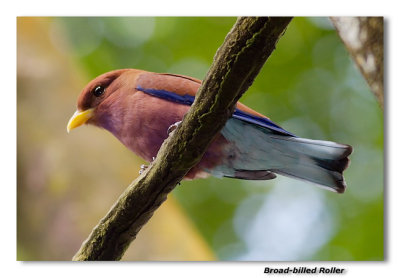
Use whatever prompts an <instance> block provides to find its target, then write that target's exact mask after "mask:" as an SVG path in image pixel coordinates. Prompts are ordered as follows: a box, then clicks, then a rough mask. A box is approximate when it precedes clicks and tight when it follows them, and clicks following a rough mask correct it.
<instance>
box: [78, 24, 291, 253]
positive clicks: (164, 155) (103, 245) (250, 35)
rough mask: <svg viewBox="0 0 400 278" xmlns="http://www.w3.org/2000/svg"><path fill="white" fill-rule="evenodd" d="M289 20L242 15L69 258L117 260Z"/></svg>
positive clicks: (220, 122)
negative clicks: (193, 91)
mask: <svg viewBox="0 0 400 278" xmlns="http://www.w3.org/2000/svg"><path fill="white" fill-rule="evenodd" d="M290 20H291V18H284V17H272V18H270V17H258V18H257V17H241V18H238V20H237V22H236V23H235V25H234V26H233V28H232V30H231V31H230V32H229V33H228V35H227V36H226V38H225V41H224V43H223V44H222V46H221V47H220V48H219V49H218V51H217V53H216V55H215V57H214V61H213V64H212V65H211V67H210V69H209V71H208V73H207V76H206V78H205V80H204V82H203V84H202V86H201V87H200V88H199V91H198V93H197V95H196V99H195V102H194V104H193V105H192V107H191V108H190V110H189V112H188V113H187V114H186V115H185V117H184V119H183V121H182V123H181V124H180V125H179V127H178V128H177V129H176V130H175V131H174V132H173V133H172V134H171V136H170V137H169V138H168V139H167V140H166V141H165V142H164V143H163V145H162V147H161V148H160V150H159V152H158V155H157V157H156V159H155V160H154V162H153V163H152V164H151V165H150V167H149V168H148V169H147V170H146V171H145V172H144V173H143V174H142V175H140V176H139V177H138V178H137V179H136V180H135V181H133V183H132V184H131V185H129V186H128V188H127V189H126V190H125V192H124V193H123V194H122V195H121V196H120V197H119V199H118V200H117V202H116V203H115V204H114V205H113V207H112V208H111V210H110V211H109V212H108V213H107V215H106V216H105V217H104V218H103V219H102V220H101V221H100V223H99V224H98V225H97V226H96V227H95V228H94V229H93V231H92V233H91V234H90V235H89V237H88V239H87V240H86V241H85V242H84V243H83V244H82V246H81V248H80V250H79V251H78V252H77V253H76V255H75V256H74V258H73V260H119V259H121V257H122V256H123V254H124V252H125V250H126V249H127V248H128V246H129V244H130V243H131V241H132V240H134V239H135V237H136V235H137V233H138V232H139V230H140V229H141V228H142V226H143V225H144V224H145V223H146V222H147V221H148V220H149V219H150V218H151V216H152V215H153V213H154V211H155V210H156V209H157V208H158V207H159V206H160V205H161V204H162V203H163V202H164V201H165V200H166V198H167V195H168V193H169V192H171V190H173V189H174V188H175V186H176V185H177V184H178V183H179V182H180V181H181V180H182V178H183V177H184V176H185V175H186V173H187V172H188V171H189V170H190V169H191V168H192V167H193V166H195V165H196V164H197V163H198V162H199V161H200V159H201V157H202V155H203V154H204V152H205V150H206V149H207V147H208V145H209V144H210V143H211V141H212V140H213V138H214V137H215V136H216V134H217V133H218V132H219V131H220V130H221V129H222V128H223V126H224V125H225V123H226V121H227V120H228V118H229V117H230V116H231V115H232V113H233V111H234V108H235V104H236V102H237V101H238V99H239V98H240V97H241V95H242V94H243V93H244V92H245V91H246V90H247V89H248V87H249V86H250V85H251V84H252V82H253V81H254V79H255V77H256V76H257V74H258V72H259V71H260V69H261V68H262V66H263V65H264V63H265V61H266V60H267V58H268V57H269V56H270V54H271V53H272V51H273V50H274V49H275V45H276V43H277V41H278V40H279V38H280V36H281V35H282V34H283V33H284V31H285V29H286V27H287V25H288V24H289V22H290Z"/></svg>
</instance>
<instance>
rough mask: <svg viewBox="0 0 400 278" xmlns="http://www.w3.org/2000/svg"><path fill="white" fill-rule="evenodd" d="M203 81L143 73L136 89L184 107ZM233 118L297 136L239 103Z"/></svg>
mask: <svg viewBox="0 0 400 278" xmlns="http://www.w3.org/2000/svg"><path fill="white" fill-rule="evenodd" d="M200 85H201V81H200V80H198V79H196V78H192V77H189V76H185V75H177V74H169V73H151V72H145V73H142V74H141V75H140V76H139V77H138V79H137V81H136V89H137V90H138V91H141V92H144V93H146V94H149V95H152V96H154V97H158V98H162V99H165V100H168V101H172V102H176V103H179V104H184V105H192V103H193V102H194V98H195V95H196V92H197V90H198V89H199V87H200ZM232 117H233V118H235V119H238V120H242V121H244V122H247V123H251V124H254V125H257V126H260V127H264V128H267V129H269V130H271V131H273V132H276V133H278V134H280V135H287V136H295V135H294V134H292V133H290V132H288V131H286V130H284V129H283V128H282V127H280V126H278V125H277V124H275V123H274V122H272V121H271V120H270V119H269V118H268V117H266V116H264V115H262V114H260V113H258V112H257V111H254V110H253V109H251V108H249V107H247V106H245V105H244V104H242V103H240V102H238V103H237V105H236V109H235V112H234V113H233V115H232Z"/></svg>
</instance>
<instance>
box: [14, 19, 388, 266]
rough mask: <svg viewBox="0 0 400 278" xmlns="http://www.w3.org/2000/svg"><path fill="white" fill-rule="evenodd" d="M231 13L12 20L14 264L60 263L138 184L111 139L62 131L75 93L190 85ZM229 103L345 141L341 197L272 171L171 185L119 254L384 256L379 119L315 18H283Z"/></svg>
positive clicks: (327, 29) (160, 257)
mask: <svg viewBox="0 0 400 278" xmlns="http://www.w3.org/2000/svg"><path fill="white" fill-rule="evenodd" d="M235 21H236V19H235V18H229V17H198V18H191V17H157V18H151V17H135V18H134V17H105V18H97V17H90V18H84V17H67V18H43V17H19V18H17V130H18V131H17V259H18V260H70V259H71V258H72V256H73V255H74V254H75V252H76V251H77V250H78V249H79V247H80V245H81V243H82V242H83V241H84V240H85V239H86V238H87V236H88V235H89V233H90V232H91V230H92V228H93V227H94V226H95V225H96V224H97V223H98V221H99V220H100V219H101V218H102V217H103V216H104V215H105V214H106V213H107V211H108V210H109V209H110V207H111V206H112V204H113V203H114V202H115V201H116V199H117V198H118V196H119V195H120V194H121V193H122V192H123V190H124V189H125V188H126V187H127V186H128V185H129V184H130V182H131V181H132V180H133V179H135V178H136V177H137V176H138V170H139V167H140V165H141V164H144V161H142V160H141V159H140V158H138V157H137V156H135V155H134V154H133V153H131V152H130V151H128V150H127V149H125V147H124V146H123V145H122V144H121V143H119V142H118V141H117V139H115V138H114V137H113V136H112V135H111V134H109V133H108V132H106V131H104V130H100V129H98V128H95V127H89V126H86V127H81V128H79V129H77V130H74V131H73V132H71V134H67V132H66V125H67V122H68V120H69V118H70V116H71V115H72V113H73V112H74V111H75V109H76V99H77V97H78V95H79V93H80V91H81V90H82V88H83V87H84V86H85V85H86V84H87V83H88V82H89V81H90V80H91V79H93V78H94V77H96V76H97V75H99V74H101V73H104V72H107V71H110V70H114V69H120V68H139V69H144V70H148V71H155V72H169V73H176V74H184V75H190V76H193V77H196V78H199V79H203V78H204V76H205V74H206V71H207V69H208V67H209V66H210V65H211V63H212V59H213V56H214V54H215V52H216V50H217V48H218V47H219V46H220V45H221V44H222V42H223V40H224V38H225V36H226V34H227V32H228V31H229V30H230V28H231V27H232V25H233V24H234V22H235ZM241 101H242V102H243V103H244V104H246V105H248V106H250V107H252V108H253V109H255V110H257V111H259V112H260V113H263V114H265V115H267V116H269V117H270V118H271V119H272V120H273V121H274V122H276V123H278V124H279V125H281V126H282V127H284V128H285V129H287V130H289V131H291V132H293V133H295V134H296V135H298V136H301V137H307V138H313V139H322V140H330V141H336V142H341V143H346V144H350V145H352V146H353V148H354V153H353V154H352V155H351V160H352V162H351V165H350V167H349V169H348V170H346V172H345V177H346V181H347V185H348V188H347V190H346V192H345V193H344V194H342V195H339V194H336V193H332V192H329V191H325V190H322V189H320V188H318V187H316V186H314V185H312V184H307V183H304V182H301V181H297V180H292V179H288V178H285V177H278V178H277V179H275V180H271V181H261V182H260V181H257V182H255V181H243V180H233V179H217V178H209V179H206V180H198V181H184V182H182V183H181V185H180V186H178V187H177V188H176V189H174V191H173V192H172V193H171V194H170V195H169V198H168V200H167V201H166V202H165V203H164V204H163V205H162V206H161V207H160V208H159V209H158V210H157V211H156V213H155V214H154V216H153V217H152V218H151V220H150V221H149V222H148V223H147V224H146V225H145V226H144V228H143V229H142V230H141V231H140V233H139V235H138V237H137V238H136V240H135V241H134V242H133V243H132V244H131V246H130V247H129V249H128V250H127V252H126V254H125V256H124V257H123V260H157V261H168V260H178V261H187V260H196V261H197V260H200V261H202V260H244V261H260V260H261V261H292V260H293V261H296V260H302V261H304V260H340V261H345V260H383V259H384V203H383V199H384V194H383V189H384V178H383V177H384V168H383V161H384V159H383V146H384V138H383V112H382V110H381V109H380V108H379V106H378V104H377V102H376V100H375V99H374V96H373V94H372V93H371V91H370V89H369V88H368V86H367V84H366V82H365V81H364V79H363V78H362V76H361V74H360V73H359V72H358V70H357V68H356V67H355V65H354V64H353V62H352V61H351V59H350V57H349V55H348V53H347V52H346V49H345V48H344V46H343V44H342V43H341V41H340V39H339V37H338V36H337V34H336V31H335V30H334V29H333V27H332V25H331V24H330V22H329V20H328V19H327V18H295V19H294V20H293V21H292V22H291V23H290V24H289V27H288V29H287V31H286V33H285V35H284V36H283V37H282V38H281V40H280V42H279V43H278V45H277V47H276V50H275V51H274V52H273V54H272V56H271V57H270V59H269V60H268V61H267V63H266V65H265V66H264V68H263V69H262V71H261V72H260V74H259V75H258V77H257V79H256V80H255V82H254V84H253V85H252V86H251V88H250V89H249V90H248V92H247V93H246V94H245V95H244V96H243V97H242V99H241Z"/></svg>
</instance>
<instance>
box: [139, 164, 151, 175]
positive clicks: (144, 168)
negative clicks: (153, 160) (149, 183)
mask: <svg viewBox="0 0 400 278" xmlns="http://www.w3.org/2000/svg"><path fill="white" fill-rule="evenodd" d="M147 168H149V165H146V164H142V165H140V170H139V175H141V174H143V172H144V171H146V169H147Z"/></svg>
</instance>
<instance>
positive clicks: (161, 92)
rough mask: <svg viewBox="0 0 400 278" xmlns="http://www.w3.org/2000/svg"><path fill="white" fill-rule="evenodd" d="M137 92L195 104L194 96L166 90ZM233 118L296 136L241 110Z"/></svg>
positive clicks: (141, 89) (142, 89) (140, 89)
mask: <svg viewBox="0 0 400 278" xmlns="http://www.w3.org/2000/svg"><path fill="white" fill-rule="evenodd" d="M136 89H137V90H139V91H141V92H143V93H146V94H149V95H151V96H154V97H158V98H161V99H165V100H168V101H172V102H176V103H179V104H184V105H192V104H193V102H194V96H192V95H179V94H176V93H174V92H170V91H166V90H159V89H149V88H143V87H141V86H137V88H136ZM232 117H233V118H235V119H238V120H242V121H244V122H248V123H251V124H255V125H258V126H260V127H264V128H268V129H269V130H271V131H275V132H277V133H279V134H281V135H287V136H293V137H295V135H294V134H292V133H290V132H289V131H286V130H284V129H283V128H281V127H280V126H278V125H277V124H275V123H274V122H272V121H271V120H269V119H268V118H262V117H258V116H254V115H251V114H249V113H246V112H244V111H242V110H240V109H235V112H234V113H233V115H232Z"/></svg>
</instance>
